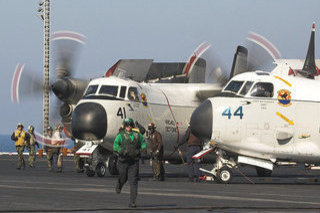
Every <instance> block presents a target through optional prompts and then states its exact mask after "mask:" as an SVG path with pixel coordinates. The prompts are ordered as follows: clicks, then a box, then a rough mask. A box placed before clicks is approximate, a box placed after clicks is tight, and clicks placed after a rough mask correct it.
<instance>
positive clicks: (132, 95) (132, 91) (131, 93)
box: [128, 87, 139, 101]
mask: <svg viewBox="0 0 320 213" xmlns="http://www.w3.org/2000/svg"><path fill="white" fill-rule="evenodd" d="M128 99H129V100H131V101H139V93H138V89H137V88H136V87H130V88H129V90H128Z"/></svg>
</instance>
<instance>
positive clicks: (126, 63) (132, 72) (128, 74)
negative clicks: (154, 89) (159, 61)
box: [106, 59, 153, 82]
mask: <svg viewBox="0 0 320 213" xmlns="http://www.w3.org/2000/svg"><path fill="white" fill-rule="evenodd" d="M152 62H153V59H120V60H119V61H118V62H117V63H115V64H114V65H113V66H112V67H111V68H110V69H109V70H108V71H107V73H106V77H109V76H111V75H113V76H118V77H121V78H129V79H132V80H134V81H138V82H141V81H143V80H144V79H145V77H146V75H147V73H148V72H149V69H150V66H151V64H152Z"/></svg>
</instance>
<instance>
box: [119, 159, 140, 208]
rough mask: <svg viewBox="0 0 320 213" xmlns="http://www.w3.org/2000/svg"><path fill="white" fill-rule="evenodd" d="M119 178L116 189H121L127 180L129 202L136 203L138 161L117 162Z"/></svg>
mask: <svg viewBox="0 0 320 213" xmlns="http://www.w3.org/2000/svg"><path fill="white" fill-rule="evenodd" d="M117 165H118V170H119V178H118V183H117V184H118V185H117V187H118V188H120V189H122V187H123V185H124V184H125V183H126V182H127V180H129V184H130V202H136V198H137V194H138V176H139V161H134V160H130V161H118V164H117Z"/></svg>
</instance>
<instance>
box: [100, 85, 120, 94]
mask: <svg viewBox="0 0 320 213" xmlns="http://www.w3.org/2000/svg"><path fill="white" fill-rule="evenodd" d="M99 94H102V95H112V96H117V95H118V87H117V86H101V88H100V90H99Z"/></svg>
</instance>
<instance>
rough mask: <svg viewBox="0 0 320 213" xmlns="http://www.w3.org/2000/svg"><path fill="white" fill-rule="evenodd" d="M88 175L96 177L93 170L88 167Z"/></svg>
mask: <svg viewBox="0 0 320 213" xmlns="http://www.w3.org/2000/svg"><path fill="white" fill-rule="evenodd" d="M86 175H87V176H88V177H93V176H94V175H95V172H94V171H93V170H91V169H89V168H88V167H86Z"/></svg>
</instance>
